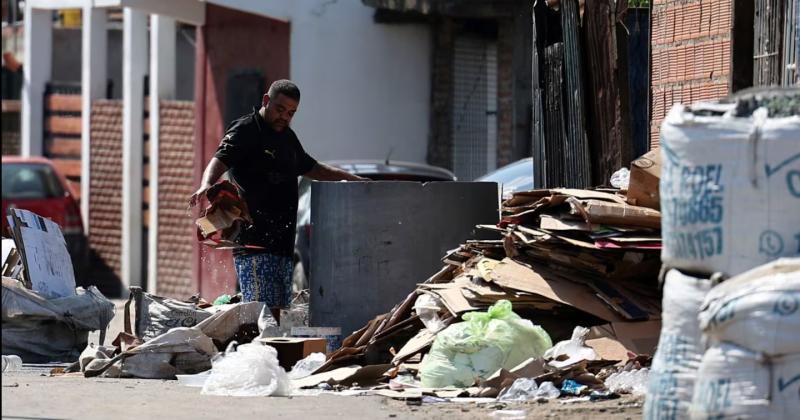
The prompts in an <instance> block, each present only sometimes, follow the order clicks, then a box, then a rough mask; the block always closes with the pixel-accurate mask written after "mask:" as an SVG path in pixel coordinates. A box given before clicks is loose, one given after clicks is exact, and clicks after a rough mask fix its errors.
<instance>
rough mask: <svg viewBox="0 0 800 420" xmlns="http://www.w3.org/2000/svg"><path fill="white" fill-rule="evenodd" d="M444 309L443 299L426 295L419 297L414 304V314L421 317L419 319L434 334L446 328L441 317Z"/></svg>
mask: <svg viewBox="0 0 800 420" xmlns="http://www.w3.org/2000/svg"><path fill="white" fill-rule="evenodd" d="M442 308H443V305H442V301H441V299H439V298H437V297H434V296H431V295H429V294H426V293H423V294H421V295H419V297H418V298H417V300H416V301H415V302H414V312H416V313H417V315H419V319H420V321H422V323H423V324H424V325H425V328H427V329H428V331H430V332H432V333H434V334H435V333H437V332H439V330H441V329H442V328H444V326H445V324H444V322H442V318H441V317H439V311H441V310H442Z"/></svg>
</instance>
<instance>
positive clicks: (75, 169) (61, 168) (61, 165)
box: [53, 159, 81, 177]
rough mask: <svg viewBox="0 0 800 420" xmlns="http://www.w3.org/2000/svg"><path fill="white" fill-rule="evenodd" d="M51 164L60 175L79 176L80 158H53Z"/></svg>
mask: <svg viewBox="0 0 800 420" xmlns="http://www.w3.org/2000/svg"><path fill="white" fill-rule="evenodd" d="M53 165H55V167H56V170H58V172H60V173H61V175H64V176H67V177H80V176H81V161H80V159H53Z"/></svg>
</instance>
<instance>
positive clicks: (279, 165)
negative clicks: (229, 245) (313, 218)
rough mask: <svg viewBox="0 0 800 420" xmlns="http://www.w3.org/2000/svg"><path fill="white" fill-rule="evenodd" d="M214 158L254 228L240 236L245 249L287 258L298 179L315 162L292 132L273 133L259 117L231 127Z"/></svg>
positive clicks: (291, 244)
mask: <svg viewBox="0 0 800 420" xmlns="http://www.w3.org/2000/svg"><path fill="white" fill-rule="evenodd" d="M214 157H216V158H217V159H219V160H221V161H222V163H224V164H225V165H226V166H227V167H228V168H229V173H230V175H231V178H232V179H233V181H234V182H235V183H236V184H238V185H239V187H240V188H241V192H242V197H243V198H244V200H245V201H246V202H247V207H248V209H249V210H250V216H252V218H253V226H251V227H250V228H248V229H246V230H245V231H244V232H243V236H242V239H243V243H244V244H247V245H255V246H259V247H262V248H264V249H260V250H250V251H243V250H237V251H235V252H236V253H243V252H249V253H256V252H269V253H271V254H276V255H283V256H291V255H292V253H293V251H294V239H295V224H296V222H297V177H298V176H300V175H303V174H305V173H307V172H308V171H310V170H311V168H313V167H314V165H316V163H317V161H316V160H314V158H312V157H311V156H309V155H308V154H307V153H306V152H305V150H303V146H301V145H300V141H299V140H298V139H297V135H296V134H295V133H294V131H292V129H291V128H288V127H287V128H286V129H284V130H283V131H280V132H277V131H275V130H273V129H272V127H270V126H269V124H267V123H266V121H264V119H263V118H262V117H261V115H260V114H259V113H258V111H256V110H254V111H253V113H252V114H249V115H245V116H243V117H242V118H239V119H238V120H236V121H234V122H232V123H231V125H230V126H229V127H228V129H227V130H226V131H225V136H224V137H223V138H222V142H220V145H219V147H218V148H217V152H216V153H215V154H214Z"/></svg>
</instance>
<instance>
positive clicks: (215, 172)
mask: <svg viewBox="0 0 800 420" xmlns="http://www.w3.org/2000/svg"><path fill="white" fill-rule="evenodd" d="M227 170H228V167H227V166H225V164H224V163H222V161H221V160H219V159H217V158H211V162H208V166H206V170H205V171H203V180H202V181H201V183H200V188H198V189H197V191H195V192H194V194H192V195H191V197H189V207H194V206H195V205H197V202H198V201H199V200H200V199H201V198H203V197H204V196H205V195H206V191H208V189H209V188H211V186H212V185H214V183H216V182H217V180H218V179H219V177H221V176H222V174H224V173H225V171H227Z"/></svg>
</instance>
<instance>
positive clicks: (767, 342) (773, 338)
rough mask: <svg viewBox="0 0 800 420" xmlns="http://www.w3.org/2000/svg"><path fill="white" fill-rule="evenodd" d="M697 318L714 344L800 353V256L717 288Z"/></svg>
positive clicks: (769, 353) (772, 354)
mask: <svg viewBox="0 0 800 420" xmlns="http://www.w3.org/2000/svg"><path fill="white" fill-rule="evenodd" d="M699 320H700V326H701V328H702V329H703V332H704V334H705V335H706V336H707V337H708V338H709V340H710V341H711V342H712V343H719V342H730V343H735V344H737V345H739V346H741V347H744V348H746V349H748V350H751V351H755V352H758V353H764V354H766V355H768V356H778V355H783V354H792V353H800V258H784V259H780V260H777V261H774V262H772V263H769V264H765V265H763V266H761V267H757V268H755V269H753V270H750V271H748V272H746V273H743V274H741V275H739V276H736V277H734V278H732V279H730V280H728V281H725V282H723V283H722V284H720V285H719V286H717V287H715V288H713V289H712V290H711V291H710V292H709V293H708V296H707V297H706V300H705V302H704V303H703V307H702V311H701V313H700V315H699ZM798 398H800V396H799V397H798Z"/></svg>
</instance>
